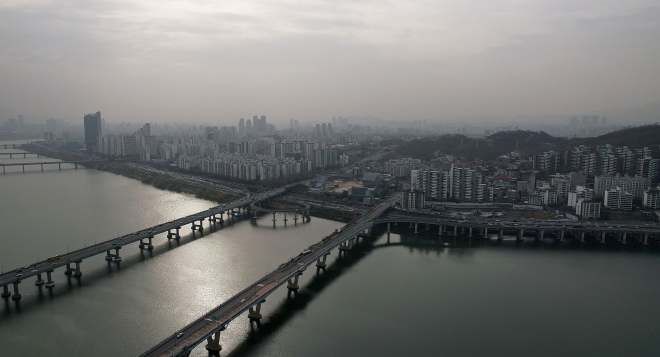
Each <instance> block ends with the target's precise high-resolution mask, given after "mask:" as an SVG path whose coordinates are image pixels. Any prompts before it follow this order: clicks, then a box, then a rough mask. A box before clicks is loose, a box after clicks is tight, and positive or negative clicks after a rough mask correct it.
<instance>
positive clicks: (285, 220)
mask: <svg viewBox="0 0 660 357" xmlns="http://www.w3.org/2000/svg"><path fill="white" fill-rule="evenodd" d="M287 221H288V219H286V212H284V225H285V226H286V222H287Z"/></svg>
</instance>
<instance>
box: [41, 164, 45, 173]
mask: <svg viewBox="0 0 660 357" xmlns="http://www.w3.org/2000/svg"><path fill="white" fill-rule="evenodd" d="M41 172H44V164H41Z"/></svg>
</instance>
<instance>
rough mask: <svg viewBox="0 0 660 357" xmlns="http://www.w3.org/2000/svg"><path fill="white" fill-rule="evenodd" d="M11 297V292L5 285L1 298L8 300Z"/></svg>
mask: <svg viewBox="0 0 660 357" xmlns="http://www.w3.org/2000/svg"><path fill="white" fill-rule="evenodd" d="M10 296H11V293H10V292H9V286H7V285H4V286H3V287H2V294H1V295H0V297H2V298H3V299H6V298H8V297H10Z"/></svg>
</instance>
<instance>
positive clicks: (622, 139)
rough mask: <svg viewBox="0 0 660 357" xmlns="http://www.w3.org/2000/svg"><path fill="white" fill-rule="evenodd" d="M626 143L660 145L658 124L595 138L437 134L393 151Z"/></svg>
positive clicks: (464, 152) (488, 154) (489, 154)
mask: <svg viewBox="0 0 660 357" xmlns="http://www.w3.org/2000/svg"><path fill="white" fill-rule="evenodd" d="M606 144H610V145H612V146H615V147H619V146H628V147H629V148H631V149H639V148H643V147H650V148H651V149H652V150H656V149H658V148H659V146H660V125H659V124H649V125H643V126H638V127H632V128H625V129H621V130H618V131H614V132H611V133H608V134H605V135H601V136H598V137H594V138H575V139H565V138H557V137H554V136H552V135H549V134H548V133H546V132H543V131H540V132H535V131H526V130H515V131H501V132H497V133H494V134H492V135H490V136H488V137H486V138H485V139H472V138H468V137H466V136H464V135H459V134H453V135H440V136H433V137H423V138H417V139H414V140H411V141H407V142H404V143H402V144H401V145H399V147H398V148H397V150H396V153H397V154H398V155H399V156H403V157H413V158H418V159H423V160H430V159H433V158H434V157H435V155H434V153H435V152H436V151H437V152H439V153H441V154H447V155H456V156H459V157H464V158H466V159H467V160H474V159H483V160H493V159H495V158H497V157H498V156H501V155H504V154H506V153H509V152H512V151H515V150H520V151H525V152H531V153H534V154H537V153H541V152H544V151H548V150H555V151H560V152H561V151H565V150H569V149H570V148H572V147H574V146H579V145H587V146H592V147H595V146H602V145H606Z"/></svg>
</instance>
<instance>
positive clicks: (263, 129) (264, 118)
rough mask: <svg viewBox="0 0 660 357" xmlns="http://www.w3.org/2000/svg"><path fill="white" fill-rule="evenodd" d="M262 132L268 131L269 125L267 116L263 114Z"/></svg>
mask: <svg viewBox="0 0 660 357" xmlns="http://www.w3.org/2000/svg"><path fill="white" fill-rule="evenodd" d="M260 131H261V132H262V133H265V132H267V131H268V125H267V124H266V116H265V115H262V116H261V130H260Z"/></svg>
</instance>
